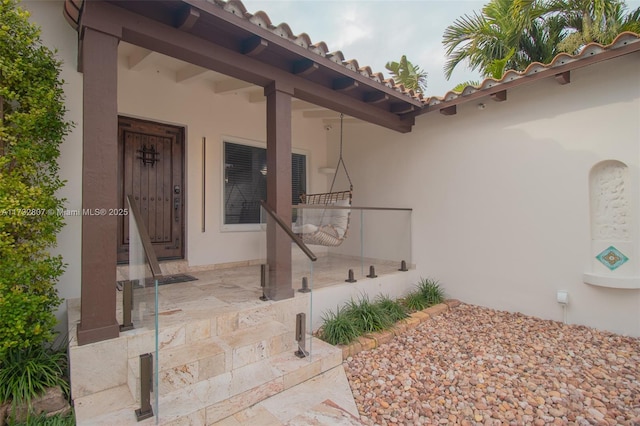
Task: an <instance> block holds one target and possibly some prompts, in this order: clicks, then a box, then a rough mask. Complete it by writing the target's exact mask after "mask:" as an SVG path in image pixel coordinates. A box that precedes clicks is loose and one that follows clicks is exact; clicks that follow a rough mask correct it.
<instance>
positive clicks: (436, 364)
mask: <svg viewBox="0 0 640 426" xmlns="http://www.w3.org/2000/svg"><path fill="white" fill-rule="evenodd" d="M344 365H345V370H346V371H347V376H348V378H349V382H350V384H351V389H352V391H353V395H354V397H355V400H356V404H357V406H358V410H359V412H360V416H361V421H362V423H363V424H365V425H386V424H405V425H432V424H460V425H477V424H482V425H549V424H551V425H568V424H571V425H574V424H575V425H632V426H640V339H637V338H630V337H623V336H619V335H616V334H612V333H606V332H601V331H597V330H594V329H591V328H587V327H582V326H572V325H565V324H562V323H559V322H555V321H547V320H541V319H537V318H533V317H529V316H525V315H522V314H517V313H508V312H501V311H495V310H491V309H486V308H481V307H478V306H472V305H467V304H461V305H459V306H457V307H455V308H453V309H451V310H449V311H447V312H445V313H444V314H442V315H438V316H435V317H432V318H430V319H428V320H426V321H425V322H423V323H421V324H419V325H418V326H417V327H416V328H413V329H410V330H407V331H406V332H405V333H402V334H401V335H399V336H396V337H395V338H394V339H393V340H392V341H391V342H390V343H388V344H383V345H380V346H379V347H378V348H376V349H373V350H368V351H362V352H360V353H358V354H356V355H354V356H351V357H349V358H347V360H346V361H345V363H344Z"/></svg>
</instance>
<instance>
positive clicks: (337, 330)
mask: <svg viewBox="0 0 640 426" xmlns="http://www.w3.org/2000/svg"><path fill="white" fill-rule="evenodd" d="M322 321H323V322H324V324H323V325H322V329H321V331H320V338H321V339H322V340H324V341H325V342H327V343H330V344H332V345H348V344H349V343H351V342H352V341H353V340H354V339H356V338H357V337H358V336H359V335H360V333H359V331H358V329H357V327H356V326H355V324H354V322H353V321H352V320H351V318H350V317H349V315H348V313H347V312H346V310H345V309H341V308H339V307H337V308H336V312H333V311H331V310H329V311H328V312H327V313H325V314H324V315H323V316H322Z"/></svg>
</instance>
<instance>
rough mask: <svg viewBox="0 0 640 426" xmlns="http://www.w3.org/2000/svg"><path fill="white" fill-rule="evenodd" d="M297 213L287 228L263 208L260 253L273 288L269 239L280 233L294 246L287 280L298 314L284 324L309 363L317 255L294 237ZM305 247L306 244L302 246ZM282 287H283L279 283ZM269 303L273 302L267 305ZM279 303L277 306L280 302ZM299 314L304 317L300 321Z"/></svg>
mask: <svg viewBox="0 0 640 426" xmlns="http://www.w3.org/2000/svg"><path fill="white" fill-rule="evenodd" d="M272 213H273V214H275V213H274V212H272ZM297 214H298V213H297V211H296V209H295V208H294V209H293V212H292V218H294V223H291V224H286V223H285V222H281V223H280V224H278V223H277V221H276V220H275V219H274V218H273V217H272V215H270V214H269V213H268V212H267V210H266V209H265V207H264V206H263V207H262V208H261V223H263V224H264V225H263V229H264V239H263V240H262V243H261V249H260V258H261V259H264V263H263V265H264V266H263V268H268V270H269V274H268V276H269V277H268V278H267V282H266V283H265V286H266V287H268V286H270V285H276V284H275V283H273V282H272V280H273V276H274V273H273V272H274V271H273V268H275V267H276V266H275V265H269V264H268V262H267V258H268V253H267V251H268V249H267V238H268V237H267V235H268V233H269V232H273V231H274V230H277V232H281V233H282V235H283V236H284V237H285V238H286V239H287V241H288V243H287V245H288V246H290V250H291V252H290V255H291V269H290V271H289V272H290V274H287V279H288V280H290V285H291V288H292V290H293V299H294V300H293V301H292V302H291V303H294V304H295V309H294V311H295V312H293V311H292V312H291V313H290V318H285V319H284V323H285V325H286V326H287V327H291V331H292V332H293V335H294V340H295V343H294V345H295V348H294V351H295V352H296V354H297V355H298V356H299V357H300V358H304V359H306V360H308V361H311V360H312V359H313V341H312V318H313V312H312V306H313V303H312V301H313V288H314V282H315V276H314V261H312V260H311V259H310V256H311V257H312V258H315V253H313V252H311V251H310V250H308V248H307V250H304V249H303V248H301V247H300V246H299V245H298V244H296V241H295V240H298V242H301V241H300V240H299V238H298V237H297V235H294V233H293V232H292V228H293V227H295V218H296V216H297ZM285 226H286V227H287V228H288V230H289V231H291V233H290V234H289V233H287V232H286V231H284V230H283V228H284V227H285ZM302 245H303V246H304V244H302ZM278 284H279V285H281V284H282V283H278ZM264 292H265V293H266V295H267V296H268V295H269V289H268V288H265V289H264ZM267 303H269V301H267ZM276 303H277V302H276ZM298 314H303V315H302V316H300V318H298ZM297 321H302V322H303V323H302V324H298V323H297Z"/></svg>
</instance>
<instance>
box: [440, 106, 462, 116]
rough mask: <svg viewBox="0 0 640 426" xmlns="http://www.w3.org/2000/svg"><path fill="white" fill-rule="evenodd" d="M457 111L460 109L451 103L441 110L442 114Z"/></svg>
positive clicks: (451, 113) (454, 113)
mask: <svg viewBox="0 0 640 426" xmlns="http://www.w3.org/2000/svg"><path fill="white" fill-rule="evenodd" d="M457 112H458V110H457V108H456V106H455V105H451V106H450V107H446V108H442V109H441V110H440V114H442V115H456V113H457Z"/></svg>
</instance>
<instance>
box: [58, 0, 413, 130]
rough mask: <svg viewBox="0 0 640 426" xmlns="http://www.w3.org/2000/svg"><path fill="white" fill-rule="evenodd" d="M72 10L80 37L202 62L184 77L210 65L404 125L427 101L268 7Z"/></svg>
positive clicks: (97, 5) (193, 2) (147, 4)
mask: <svg viewBox="0 0 640 426" xmlns="http://www.w3.org/2000/svg"><path fill="white" fill-rule="evenodd" d="M65 16H66V17H67V19H68V20H69V22H70V23H71V24H72V25H73V26H74V27H76V28H77V29H78V31H79V34H80V43H82V38H83V30H82V28H83V27H92V28H95V29H98V30H100V31H104V32H108V33H113V34H114V35H117V36H118V37H119V38H120V40H122V41H125V42H128V43H131V44H133V45H136V46H139V47H141V48H143V49H146V50H147V51H149V52H159V53H162V54H164V55H167V56H170V57H173V58H177V59H180V60H181V61H184V62H186V63H188V64H191V65H193V66H194V67H193V68H191V69H185V71H184V74H182V75H181V76H180V77H178V78H184V79H189V78H197V76H198V75H200V73H201V69H206V70H211V71H215V72H217V73H220V74H224V75H227V76H230V77H233V78H235V79H237V80H241V81H243V82H246V83H248V84H250V85H254V86H259V87H262V88H264V87H267V86H268V85H269V84H271V83H273V82H277V84H281V85H284V86H286V87H289V88H290V90H291V91H292V94H293V96H295V97H296V98H298V99H300V100H303V101H306V102H308V103H311V104H314V105H318V106H321V107H324V108H328V109H331V110H333V111H338V112H342V113H345V114H347V115H349V116H352V117H355V118H358V119H361V120H364V121H367V122H370V123H374V124H378V125H381V126H384V127H387V128H390V129H393V130H396V131H400V132H409V131H410V130H411V128H412V126H413V123H414V118H413V117H412V116H410V115H409V113H410V112H412V111H417V110H418V109H419V108H420V107H421V106H422V101H421V99H419V98H418V97H416V96H415V94H414V93H412V92H407V91H405V90H404V88H403V87H398V86H396V85H395V84H393V82H392V81H391V82H389V81H383V80H382V79H381V76H380V75H377V74H373V73H371V72H370V69H369V68H368V67H365V68H359V67H358V65H357V62H355V61H344V58H343V57H342V54H341V53H340V52H334V53H328V52H327V51H326V45H324V43H319V44H316V45H312V44H310V40H309V37H308V36H306V34H301V35H299V36H292V33H291V30H290V29H289V27H288V26H287V25H286V24H281V25H279V26H278V27H274V26H273V25H271V23H270V22H269V19H268V16H266V14H264V13H262V12H259V13H257V14H255V15H251V14H248V13H247V12H246V11H245V10H244V6H243V5H242V3H241V2H239V1H237V0H229V1H228V2H223V1H218V0H216V1H205V0H160V1H152V2H151V1H122V0H105V1H91V2H85V1H84V0H66V2H65ZM296 37H297V38H296ZM81 66H82V49H80V60H79V67H81ZM199 68H200V69H199ZM254 99H256V96H254Z"/></svg>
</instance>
